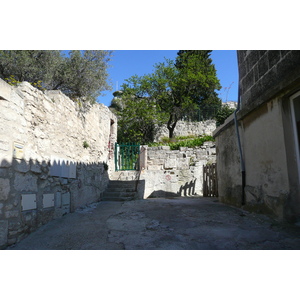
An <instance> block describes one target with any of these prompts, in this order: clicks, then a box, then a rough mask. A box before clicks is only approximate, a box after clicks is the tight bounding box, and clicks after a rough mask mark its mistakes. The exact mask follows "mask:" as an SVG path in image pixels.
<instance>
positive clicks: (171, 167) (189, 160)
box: [140, 142, 216, 198]
mask: <svg viewBox="0 0 300 300" xmlns="http://www.w3.org/2000/svg"><path fill="white" fill-rule="evenodd" d="M215 153H216V152H215V144H214V143H213V142H205V143H204V145H203V146H201V147H199V148H195V149H192V148H185V147H181V148H180V150H170V147H169V146H160V147H147V146H142V154H141V167H142V168H143V170H142V171H141V175H140V179H141V180H145V190H144V198H148V197H178V196H193V195H202V193H203V165H206V164H207V163H214V162H215V161H216V155H215Z"/></svg>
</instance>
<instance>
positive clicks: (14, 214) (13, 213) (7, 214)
mask: <svg viewBox="0 0 300 300" xmlns="http://www.w3.org/2000/svg"><path fill="white" fill-rule="evenodd" d="M19 215H20V212H19V210H9V211H6V212H5V218H7V219H9V218H17V217H18V216H19Z"/></svg>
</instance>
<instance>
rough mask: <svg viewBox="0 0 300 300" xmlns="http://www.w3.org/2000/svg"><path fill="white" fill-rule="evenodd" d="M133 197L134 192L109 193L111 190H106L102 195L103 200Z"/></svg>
mask: <svg viewBox="0 0 300 300" xmlns="http://www.w3.org/2000/svg"><path fill="white" fill-rule="evenodd" d="M134 196H135V191H133V192H126V191H118V192H116V191H111V190H106V191H105V192H104V193H103V197H104V198H109V197H110V198H116V197H131V198H133V197H134Z"/></svg>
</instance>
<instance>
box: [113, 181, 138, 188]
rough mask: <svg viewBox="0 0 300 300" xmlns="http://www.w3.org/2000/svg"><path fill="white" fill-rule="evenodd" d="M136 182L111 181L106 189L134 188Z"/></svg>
mask: <svg viewBox="0 0 300 300" xmlns="http://www.w3.org/2000/svg"><path fill="white" fill-rule="evenodd" d="M136 184H137V180H130V181H121V180H111V181H110V182H109V184H108V188H109V189H111V188H135V186H136Z"/></svg>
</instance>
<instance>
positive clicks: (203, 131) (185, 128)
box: [154, 120, 216, 142]
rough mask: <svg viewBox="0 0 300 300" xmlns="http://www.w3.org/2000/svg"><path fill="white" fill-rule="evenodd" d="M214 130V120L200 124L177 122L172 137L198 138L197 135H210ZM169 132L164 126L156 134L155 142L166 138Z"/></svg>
mask: <svg viewBox="0 0 300 300" xmlns="http://www.w3.org/2000/svg"><path fill="white" fill-rule="evenodd" d="M215 129H216V121H215V120H207V121H201V122H187V121H178V123H177V124H176V127H175V130H174V136H175V137H176V136H189V135H194V136H199V135H212V133H213V131H214V130H215ZM168 136H169V131H168V128H167V126H166V125H164V126H162V127H161V128H159V131H158V133H157V134H156V136H155V139H154V140H155V142H158V141H159V140H160V139H161V138H162V137H168Z"/></svg>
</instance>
